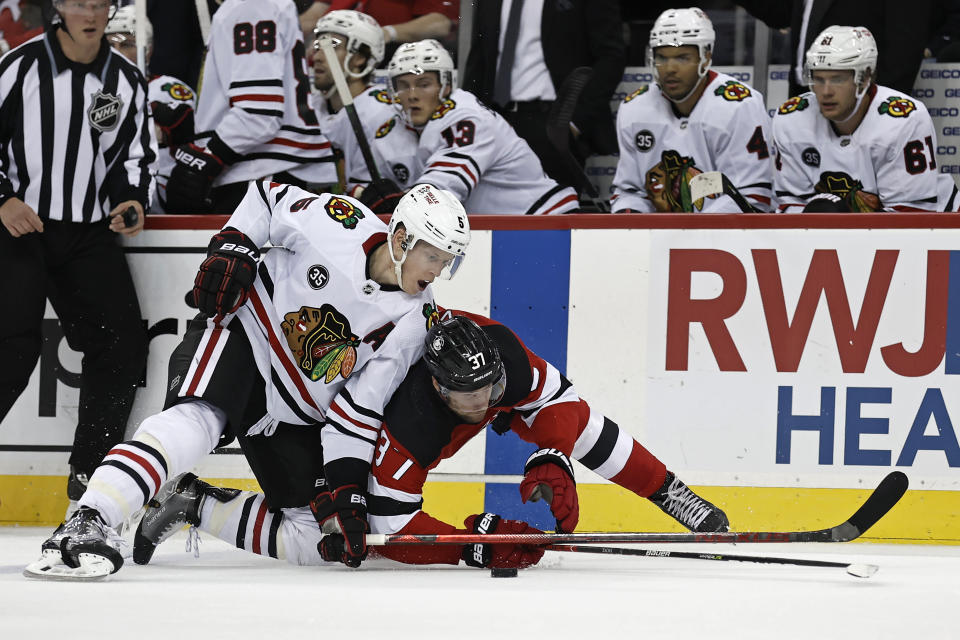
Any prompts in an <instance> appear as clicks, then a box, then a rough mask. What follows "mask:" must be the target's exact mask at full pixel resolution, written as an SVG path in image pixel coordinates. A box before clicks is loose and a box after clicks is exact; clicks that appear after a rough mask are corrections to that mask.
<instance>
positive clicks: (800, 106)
mask: <svg viewBox="0 0 960 640" xmlns="http://www.w3.org/2000/svg"><path fill="white" fill-rule="evenodd" d="M809 106H810V101H809V100H807V99H806V98H804V97H803V96H793V97H792V98H790V99H789V100H787V101H786V102H784V103H783V104H782V105H780V108H779V109H777V113H779V114H781V115H786V114H788V113H793V112H794V111H803V110H804V109H806V108H807V107H809Z"/></svg>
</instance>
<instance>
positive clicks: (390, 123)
mask: <svg viewBox="0 0 960 640" xmlns="http://www.w3.org/2000/svg"><path fill="white" fill-rule="evenodd" d="M396 125H397V119H396V117H393V118H390V119H389V120H387V121H386V122H384V123H383V124H382V125H380V126H379V127H377V132H376V133H375V134H374V137H375V138H382V137H384V136H386V135H387V134H388V133H390V132H391V131H393V128H394V127H395V126H396Z"/></svg>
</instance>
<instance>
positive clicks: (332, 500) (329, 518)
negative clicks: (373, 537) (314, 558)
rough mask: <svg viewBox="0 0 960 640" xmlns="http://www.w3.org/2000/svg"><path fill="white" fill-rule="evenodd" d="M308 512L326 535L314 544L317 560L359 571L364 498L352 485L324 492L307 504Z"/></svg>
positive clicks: (364, 527) (365, 526)
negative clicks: (318, 556) (318, 558)
mask: <svg viewBox="0 0 960 640" xmlns="http://www.w3.org/2000/svg"><path fill="white" fill-rule="evenodd" d="M310 510H311V511H313V517H314V518H316V520H317V523H318V524H319V525H320V529H321V530H322V531H323V532H324V533H326V534H327V535H325V536H323V539H322V540H320V542H319V543H317V550H318V551H319V552H320V557H321V558H323V559H324V560H326V561H327V562H342V563H343V564H345V565H347V566H348V567H359V566H360V563H361V562H363V560H364V559H365V558H366V557H367V537H366V536H367V533H369V532H370V525H368V524H367V498H366V495H365V494H364V492H363V491H361V490H360V487H358V486H357V485H355V484H348V485H346V486H343V487H340V488H339V489H337V490H336V491H334V492H333V493H330V492H329V491H324V492H323V493H320V494H319V495H317V497H316V498H314V499H313V500H311V501H310Z"/></svg>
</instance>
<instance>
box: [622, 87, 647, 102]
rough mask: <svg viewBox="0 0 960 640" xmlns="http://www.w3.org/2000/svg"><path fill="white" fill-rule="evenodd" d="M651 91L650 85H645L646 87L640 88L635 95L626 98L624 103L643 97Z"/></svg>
mask: <svg viewBox="0 0 960 640" xmlns="http://www.w3.org/2000/svg"><path fill="white" fill-rule="evenodd" d="M649 89H650V85H648V84H645V85H643V86H642V87H640V88H639V89H637V90H636V91H634V92H633V93H631V94H630V95H628V96H627V97H626V98H624V99H623V101H624V102H630V101H631V100H633V99H634V98H636V97H637V96H642V95H643V94H645V93H646V92H647V91H648V90H649Z"/></svg>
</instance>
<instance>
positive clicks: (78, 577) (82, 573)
mask: <svg viewBox="0 0 960 640" xmlns="http://www.w3.org/2000/svg"><path fill="white" fill-rule="evenodd" d="M77 560H78V561H79V563H80V566H79V567H76V568H74V567H68V566H67V565H65V564H64V563H63V559H62V558H61V556H60V551H59V550H56V549H48V550H46V551H44V552H43V555H41V556H40V559H39V560H37V561H36V562H31V563H30V564H28V565H27V566H26V567H25V568H24V570H23V575H24V576H25V577H27V578H33V579H36V580H58V581H61V582H95V581H98V580H106V579H107V578H108V577H110V574H111V573H113V572H114V566H113V562H111V561H110V560H109V559H108V558H105V557H104V556H101V555H97V554H95V553H83V552H81V553H80V554H78V556H77Z"/></svg>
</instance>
